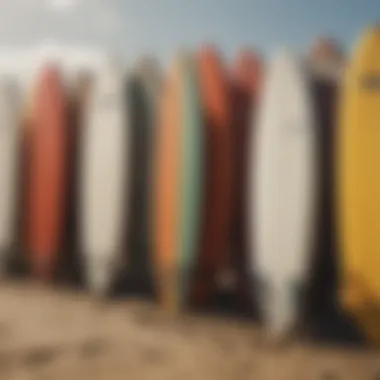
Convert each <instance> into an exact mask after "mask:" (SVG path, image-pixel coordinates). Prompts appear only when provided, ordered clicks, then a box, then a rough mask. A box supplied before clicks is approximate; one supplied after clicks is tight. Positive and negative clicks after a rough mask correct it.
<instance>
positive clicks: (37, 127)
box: [27, 65, 67, 279]
mask: <svg viewBox="0 0 380 380" xmlns="http://www.w3.org/2000/svg"><path fill="white" fill-rule="evenodd" d="M34 96H35V98H34V101H33V106H32V111H31V112H32V117H31V125H30V129H29V131H28V134H29V136H28V143H29V175H28V207H27V250H28V253H29V255H30V265H31V269H32V272H33V274H34V275H36V276H37V277H39V278H41V279H49V278H51V277H52V276H53V273H54V270H55V266H56V263H57V258H58V253H59V251H60V249H61V243H62V236H63V229H64V218H65V192H66V191H65V190H66V158H67V151H66V146H67V116H66V111H67V107H66V101H65V93H64V88H63V82H62V78H61V74H60V71H59V68H58V67H56V66H54V65H47V66H46V67H44V69H43V70H42V71H41V76H40V77H39V80H38V81H37V87H36V88H35V94H34Z"/></svg>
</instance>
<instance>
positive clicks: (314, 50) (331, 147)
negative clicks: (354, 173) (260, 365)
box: [307, 37, 344, 333]
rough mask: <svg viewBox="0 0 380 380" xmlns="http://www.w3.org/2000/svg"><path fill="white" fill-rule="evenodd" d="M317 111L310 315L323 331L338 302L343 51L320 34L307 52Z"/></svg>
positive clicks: (312, 322) (313, 325)
mask: <svg viewBox="0 0 380 380" xmlns="http://www.w3.org/2000/svg"><path fill="white" fill-rule="evenodd" d="M307 61H308V62H307V63H308V70H309V71H310V74H311V79H312V93H313V101H314V104H315V115H316V137H317V157H318V159H317V171H318V178H319V180H318V187H317V188H316V191H317V194H318V198H317V207H316V210H317V211H316V226H315V244H314V249H313V258H312V260H313V265H312V273H311V276H312V279H311V283H310V289H309V290H308V292H309V293H308V294H309V297H308V302H307V304H308V305H307V315H308V317H309V318H308V319H309V321H310V322H311V325H312V328H313V330H314V331H317V333H318V331H323V332H322V333H324V331H325V330H326V329H325V328H324V326H323V325H324V321H327V317H328V316H333V315H334V313H335V311H336V310H337V303H338V293H337V292H338V258H339V251H338V247H337V229H336V217H335V216H336V202H335V201H336V197H335V171H336V167H335V152H336V133H337V98H338V91H339V87H340V77H341V75H342V72H343V68H344V54H343V51H342V49H341V47H340V46H339V45H338V44H337V42H335V41H334V40H333V39H332V38H329V37H319V38H317V39H316V41H315V42H314V43H313V44H312V46H311V47H310V50H309V52H308V55H307Z"/></svg>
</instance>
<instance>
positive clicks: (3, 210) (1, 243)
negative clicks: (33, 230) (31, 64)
mask: <svg viewBox="0 0 380 380" xmlns="http://www.w3.org/2000/svg"><path fill="white" fill-rule="evenodd" d="M20 107H21V99H20V94H19V93H18V91H17V87H16V84H15V83H14V82H12V81H11V79H10V78H6V77H2V78H0V114H1V123H0V273H1V272H3V271H4V270H5V269H6V266H7V263H8V260H9V259H10V256H11V255H14V254H15V253H16V252H15V249H16V239H17V232H16V231H17V230H16V229H17V211H18V195H19V192H18V186H17V185H18V181H19V171H18V169H19V160H20V144H19V137H20V126H21V117H20V111H21V108H20Z"/></svg>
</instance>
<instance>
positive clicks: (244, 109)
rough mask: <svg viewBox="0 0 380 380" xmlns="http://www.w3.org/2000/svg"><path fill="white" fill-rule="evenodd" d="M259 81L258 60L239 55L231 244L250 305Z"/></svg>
mask: <svg viewBox="0 0 380 380" xmlns="http://www.w3.org/2000/svg"><path fill="white" fill-rule="evenodd" d="M261 78H262V62H261V58H260V57H259V56H258V55H256V54H255V53H254V52H253V51H252V50H250V49H243V50H241V51H240V53H239V55H238V57H237V60H236V62H235V64H234V65H233V67H232V72H231V78H230V80H231V90H232V112H233V116H232V117H233V140H234V173H235V181H234V183H235V188H234V193H233V217H232V237H231V239H232V243H231V250H232V252H233V254H232V262H233V267H234V269H235V271H236V273H237V275H238V278H237V279H238V284H237V285H238V290H239V291H240V292H239V293H240V294H241V295H243V297H244V300H245V301H248V302H249V303H251V300H252V297H251V295H250V293H249V289H250V286H249V282H248V280H249V277H250V276H249V273H248V269H247V268H248V267H249V265H248V264H249V260H250V258H249V257H248V246H247V244H248V236H247V231H246V225H247V188H248V175H249V173H248V165H247V164H248V157H249V155H250V154H251V153H252V152H249V144H248V142H249V141H251V134H252V133H254V132H255V131H254V121H255V118H256V108H257V102H258V100H259V95H260V84H261Z"/></svg>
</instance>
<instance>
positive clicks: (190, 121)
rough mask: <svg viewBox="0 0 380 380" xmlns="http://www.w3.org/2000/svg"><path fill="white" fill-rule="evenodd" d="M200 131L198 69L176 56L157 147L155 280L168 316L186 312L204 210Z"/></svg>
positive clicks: (166, 87) (164, 98) (165, 93)
mask: <svg viewBox="0 0 380 380" xmlns="http://www.w3.org/2000/svg"><path fill="white" fill-rule="evenodd" d="M203 151H204V150H203V126H202V118H201V106H200V103H199V94H198V82H197V77H196V63H195V62H194V60H193V58H192V57H191V56H190V54H189V53H182V54H179V55H178V56H177V58H176V60H175V62H174V64H173V66H172V67H171V70H170V72H169V74H168V76H167V78H166V80H165V83H164V87H163V93H162V103H161V104H160V121H159V126H158V130H157V146H156V147H155V157H156V166H155V178H154V181H155V182H154V183H155V185H154V188H155V190H154V192H155V195H154V196H155V200H154V206H153V212H154V214H153V223H154V226H153V228H154V230H153V231H154V232H153V233H154V250H155V277H156V281H157V288H158V292H159V298H160V300H161V303H162V304H163V306H164V307H165V308H166V309H167V310H169V311H178V310H180V309H181V308H182V307H184V306H185V303H186V301H187V300H188V296H189V292H190V290H189V286H190V285H189V284H190V281H191V276H192V273H193V272H194V265H195V261H196V254H197V247H198V240H199V231H200V218H201V217H200V212H201V205H202V178H203V177H202V172H203V170H202V169H203Z"/></svg>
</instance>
